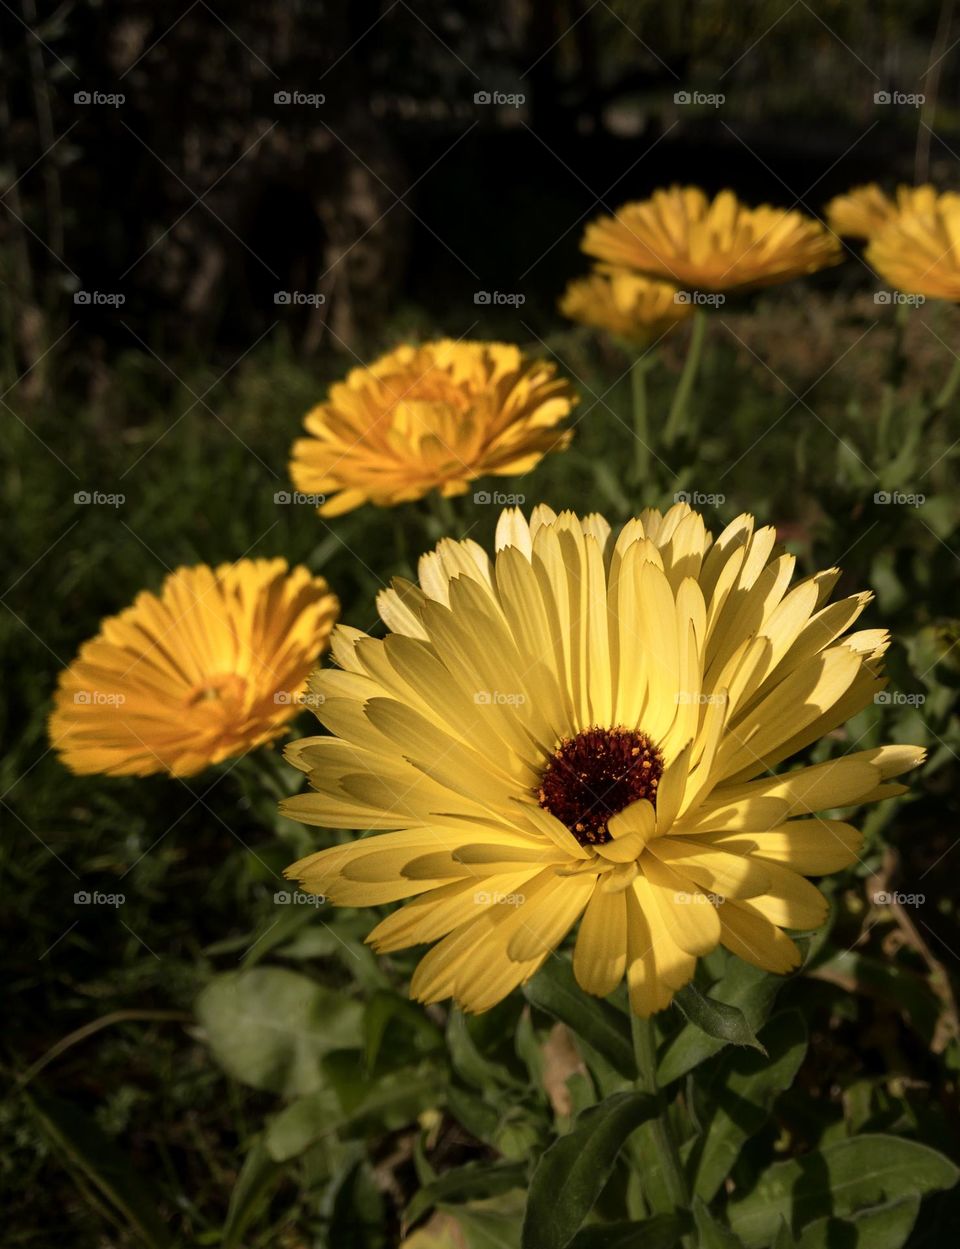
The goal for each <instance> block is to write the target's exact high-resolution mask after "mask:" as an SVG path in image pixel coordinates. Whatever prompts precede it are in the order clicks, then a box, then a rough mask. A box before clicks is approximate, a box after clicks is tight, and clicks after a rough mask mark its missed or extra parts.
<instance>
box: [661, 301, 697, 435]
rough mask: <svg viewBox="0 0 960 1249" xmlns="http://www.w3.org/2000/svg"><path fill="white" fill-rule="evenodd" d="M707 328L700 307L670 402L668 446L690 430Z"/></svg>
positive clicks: (665, 433) (667, 426)
mask: <svg viewBox="0 0 960 1249" xmlns="http://www.w3.org/2000/svg"><path fill="white" fill-rule="evenodd" d="M706 329H707V314H706V313H705V312H704V310H703V309H702V308H698V309H697V310H696V312H695V313H694V315H693V325H692V328H691V331H690V343H689V346H688V347H687V358H686V360H685V361H684V364H683V372H682V373H681V374H680V381H679V382H678V383H677V389H676V391H675V392H674V395H673V402H672V403H671V404H670V411H669V413H668V414H667V423H666V426H665V427H664V431H663V438H664V442H665V443H666V445H667V446H668V447H669V446H673V444H674V443H675V442H676V441H677V439H678V438H680V437H681V436H682V435H685V434H688V433H689V432H690V419H689V416H690V396H691V394H692V393H693V387H694V384H695V382H696V380H697V374H698V373H699V371H700V359H701V356H702V355H703V340H704V338H705V336H706Z"/></svg>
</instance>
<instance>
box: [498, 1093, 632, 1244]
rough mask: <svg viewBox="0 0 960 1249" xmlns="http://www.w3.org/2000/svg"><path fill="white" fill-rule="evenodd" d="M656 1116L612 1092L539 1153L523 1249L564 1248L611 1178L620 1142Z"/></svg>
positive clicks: (630, 1100)
mask: <svg viewBox="0 0 960 1249" xmlns="http://www.w3.org/2000/svg"><path fill="white" fill-rule="evenodd" d="M656 1113H657V1103H656V1100H655V1099H654V1098H652V1097H649V1096H648V1095H647V1094H645V1093H615V1094H614V1095H613V1096H612V1097H608V1098H607V1099H606V1101H603V1102H601V1103H600V1104H599V1105H597V1106H591V1108H590V1109H589V1110H584V1111H583V1112H582V1113H581V1114H580V1115H578V1116H577V1120H576V1122H575V1124H574V1126H573V1128H572V1129H571V1131H569V1132H568V1133H567V1134H566V1135H565V1136H561V1137H560V1139H559V1140H557V1141H555V1142H554V1143H553V1144H552V1145H551V1146H550V1148H549V1149H548V1150H547V1151H546V1153H544V1154H543V1156H542V1157H541V1159H540V1161H539V1162H538V1163H537V1167H536V1170H535V1171H534V1173H533V1179H532V1180H531V1182H530V1193H529V1197H528V1199H527V1209H526V1212H525V1214H524V1218H523V1236H522V1238H521V1244H522V1246H523V1249H565V1247H566V1246H567V1245H569V1244H570V1242H571V1241H572V1240H573V1237H574V1236H575V1234H576V1232H577V1231H578V1229H579V1228H580V1225H581V1224H582V1223H583V1221H584V1219H585V1218H586V1217H587V1215H588V1214H589V1213H590V1211H591V1210H592V1209H593V1207H594V1204H595V1203H596V1200H597V1198H598V1197H599V1196H600V1193H601V1192H602V1191H603V1188H604V1185H605V1184H606V1182H607V1180H608V1179H609V1178H610V1174H611V1172H612V1171H613V1166H614V1163H615V1162H616V1160H617V1155H618V1154H619V1152H620V1150H621V1149H622V1147H623V1144H624V1141H625V1140H626V1139H627V1137H628V1136H629V1135H630V1134H631V1133H632V1132H634V1131H635V1130H636V1129H637V1128H638V1127H639V1126H640V1124H641V1123H645V1122H646V1121H647V1120H649V1119H652V1118H653V1117H654V1116H655V1115H656Z"/></svg>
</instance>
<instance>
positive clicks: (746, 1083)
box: [694, 1011, 807, 1201]
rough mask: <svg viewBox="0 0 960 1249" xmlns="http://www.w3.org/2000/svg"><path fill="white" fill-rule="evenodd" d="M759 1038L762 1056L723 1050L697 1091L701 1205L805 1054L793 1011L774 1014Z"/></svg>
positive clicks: (802, 1033)
mask: <svg viewBox="0 0 960 1249" xmlns="http://www.w3.org/2000/svg"><path fill="white" fill-rule="evenodd" d="M760 1035H761V1037H762V1038H763V1043H764V1045H765V1047H766V1050H767V1057H763V1056H761V1055H760V1054H757V1053H754V1052H753V1051H749V1050H742V1049H741V1050H728V1051H727V1052H726V1054H724V1055H723V1056H722V1058H720V1059H719V1060H718V1065H717V1067H716V1069H715V1070H714V1071H713V1073H712V1075H711V1079H710V1082H709V1084H708V1085H706V1087H705V1088H704V1090H703V1091H704V1094H705V1100H706V1101H707V1102H708V1104H709V1105H710V1106H711V1108H712V1114H710V1115H709V1118H707V1116H706V1115H705V1116H704V1128H705V1130H704V1134H703V1137H702V1139H701V1142H700V1145H699V1149H698V1150H697V1152H698V1154H699V1161H698V1164H697V1169H696V1179H695V1181H694V1192H696V1194H697V1195H698V1196H700V1197H702V1198H703V1200H704V1201H711V1200H712V1199H713V1197H714V1196H715V1194H716V1192H717V1190H718V1189H719V1187H720V1185H721V1184H722V1183H723V1181H724V1179H725V1178H726V1177H727V1175H729V1173H730V1170H731V1168H732V1167H733V1164H734V1163H735V1162H736V1160H737V1156H738V1154H739V1153H740V1150H741V1148H742V1147H743V1144H744V1142H745V1141H747V1140H749V1139H750V1137H751V1136H753V1135H754V1134H755V1133H756V1132H758V1131H759V1130H760V1128H762V1127H763V1125H764V1123H765V1122H766V1120H767V1116H768V1115H769V1113H770V1110H771V1108H772V1107H773V1103H774V1101H775V1100H776V1097H777V1095H778V1094H779V1093H782V1092H783V1090H784V1089H788V1088H789V1087H790V1085H791V1084H792V1083H793V1079H794V1076H795V1075H796V1074H797V1071H798V1070H799V1067H800V1064H801V1063H802V1062H803V1056H804V1054H805V1053H806V1051H807V1032H806V1028H805V1026H804V1023H803V1019H802V1018H801V1016H800V1015H799V1014H798V1013H797V1012H796V1011H789V1012H787V1013H785V1014H782V1015H777V1016H776V1017H775V1018H774V1019H772V1020H771V1021H770V1022H769V1023H768V1024H767V1025H766V1027H765V1028H763V1030H762V1031H761V1033H760ZM701 1087H703V1086H701Z"/></svg>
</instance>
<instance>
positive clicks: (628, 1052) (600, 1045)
mask: <svg viewBox="0 0 960 1249" xmlns="http://www.w3.org/2000/svg"><path fill="white" fill-rule="evenodd" d="M523 992H524V994H525V996H526V999H527V1001H528V1002H529V1003H530V1004H531V1005H532V1006H535V1007H537V1008H538V1010H542V1011H545V1012H546V1013H547V1014H548V1015H552V1016H553V1018H554V1019H559V1020H560V1022H561V1023H565V1024H566V1025H567V1027H568V1028H572V1029H573V1031H574V1032H575V1033H576V1034H577V1035H578V1036H580V1037H582V1038H583V1039H584V1040H585V1041H586V1042H587V1044H588V1045H591V1046H593V1048H594V1049H595V1050H597V1052H598V1053H599V1054H601V1055H602V1056H603V1057H604V1058H605V1059H606V1060H607V1061H608V1062H609V1063H610V1064H611V1065H612V1066H613V1067H614V1068H615V1069H616V1070H617V1071H618V1072H619V1073H620V1074H621V1075H622V1076H626V1077H627V1079H629V1080H633V1079H635V1078H636V1075H637V1064H636V1060H635V1058H634V1055H633V1041H632V1039H631V1036H630V1020H629V1019H628V1018H627V1017H626V1015H624V1014H623V1012H622V1011H619V1010H617V1008H616V1007H615V1006H611V1005H610V1003H609V1002H605V1001H604V1000H603V999H602V998H588V997H587V996H586V994H585V993H584V992H583V990H582V989H581V988H580V986H579V985H578V984H577V982H576V979H575V977H574V974H573V969H572V967H571V966H570V964H569V963H568V962H567V961H566V960H565V959H559V958H554V959H551V960H550V961H549V962H548V963H547V964H546V965H545V966H544V967H543V968H542V969H541V970H540V971H539V972H538V973H537V975H536V976H534V978H533V979H532V980H529V981H528V982H527V983H526V984H525V985H524V988H523Z"/></svg>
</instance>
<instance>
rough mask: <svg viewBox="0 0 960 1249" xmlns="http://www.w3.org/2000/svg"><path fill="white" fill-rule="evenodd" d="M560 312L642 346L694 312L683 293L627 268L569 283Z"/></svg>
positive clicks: (667, 283)
mask: <svg viewBox="0 0 960 1249" xmlns="http://www.w3.org/2000/svg"><path fill="white" fill-rule="evenodd" d="M678 296H680V298H679V299H678ZM560 311H561V312H562V313H563V315H564V316H565V317H569V318H570V319H571V320H572V321H581V322H583V324H584V325H593V326H596V327H597V328H598V329H601V330H606V331H607V332H608V333H610V334H616V335H617V337H619V338H624V339H626V340H627V341H628V342H631V343H635V344H640V345H642V344H644V343H649V342H652V341H653V340H654V339H659V338H662V337H663V335H664V334H666V333H667V332H668V331H669V330H672V329H674V328H675V327H676V326H677V325H679V324H680V322H681V321H685V320H686V319H687V318H688V317H689V316H691V315H692V313H693V304H692V302H691V301H690V300H689V298H688V297H687V296H686V294H685V292H682V291H678V290H677V288H676V287H675V286H673V285H672V284H671V283H669V282H658V281H657V280H656V279H655V278H645V277H641V276H640V275H639V274H637V273H631V272H630V271H629V270H627V269H611V270H610V271H609V272H594V273H591V274H590V275H589V277H585V278H576V279H575V280H574V281H572V282H570V283H569V285H568V286H567V289H566V291H565V292H564V295H563V298H562V299H561V300H560Z"/></svg>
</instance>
